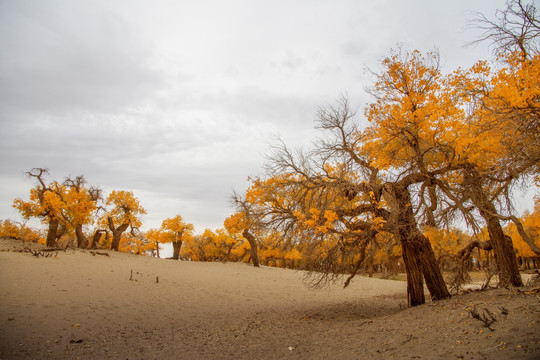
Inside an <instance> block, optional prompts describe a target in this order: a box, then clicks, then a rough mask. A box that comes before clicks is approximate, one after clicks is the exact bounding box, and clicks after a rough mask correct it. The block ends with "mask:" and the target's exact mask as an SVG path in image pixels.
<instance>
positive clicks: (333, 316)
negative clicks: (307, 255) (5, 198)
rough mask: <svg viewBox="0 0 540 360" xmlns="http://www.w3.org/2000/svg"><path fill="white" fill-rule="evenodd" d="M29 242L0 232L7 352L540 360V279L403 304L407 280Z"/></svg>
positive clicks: (14, 355) (1, 346)
mask: <svg viewBox="0 0 540 360" xmlns="http://www.w3.org/2000/svg"><path fill="white" fill-rule="evenodd" d="M25 246H28V244H24V243H21V242H19V241H15V240H9V239H1V240H0V305H1V309H0V324H1V330H0V359H153V358H155V359H344V358H349V359H387V358H402V359H411V358H416V359H459V358H463V359H538V358H540V301H539V299H540V293H538V292H537V291H536V290H535V289H536V288H531V287H529V288H521V289H497V290H490V291H485V292H472V293H469V294H465V295H460V296H455V297H453V298H452V299H449V300H444V301H437V302H432V303H431V302H430V303H428V304H426V305H422V306H418V307H415V308H407V307H406V295H405V294H406V284H405V282H403V281H392V280H381V279H374V278H366V277H360V276H359V277H357V278H355V279H354V280H353V282H352V283H351V286H350V287H348V288H346V289H343V288H342V285H341V284H336V285H335V286H331V287H329V288H326V289H323V290H318V291H315V290H312V289H309V288H308V287H306V285H305V281H304V280H305V274H304V273H303V272H300V271H293V270H286V269H276V268H269V267H262V268H254V267H252V266H250V265H247V264H239V263H227V264H223V263H197V262H188V261H173V260H162V259H155V258H150V257H143V256H135V255H130V254H124V253H117V252H112V251H102V252H104V253H107V254H108V255H109V256H104V255H95V256H93V255H92V254H91V253H90V252H89V251H83V250H67V251H60V252H58V254H56V253H52V256H50V257H43V256H34V255H33V254H31V253H29V252H18V251H20V250H21V249H23V248H24V247H25ZM31 246H32V247H34V248H36V249H38V248H40V246H39V245H37V244H31ZM55 255H56V256H55ZM472 306H476V309H477V310H478V311H479V312H480V313H483V312H484V311H485V310H484V309H485V308H486V309H488V310H489V311H490V312H491V313H492V314H493V315H494V317H495V319H496V321H495V322H494V323H493V324H492V326H491V328H492V329H493V330H490V329H488V328H487V327H484V324H483V322H481V321H479V320H476V319H473V318H472V317H471V316H470V313H469V311H468V310H467V309H468V308H471V307H472Z"/></svg>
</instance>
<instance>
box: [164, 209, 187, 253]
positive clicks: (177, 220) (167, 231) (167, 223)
mask: <svg viewBox="0 0 540 360" xmlns="http://www.w3.org/2000/svg"><path fill="white" fill-rule="evenodd" d="M193 229H194V227H193V224H190V223H187V222H185V221H184V219H183V218H182V216H180V215H176V216H175V217H173V218H169V219H165V220H163V222H162V224H161V229H160V231H161V232H162V233H163V240H162V242H164V243H169V242H170V243H172V245H173V256H172V258H173V259H174V260H178V258H179V257H180V250H181V249H182V243H183V242H184V241H186V240H190V239H191V238H192V237H193Z"/></svg>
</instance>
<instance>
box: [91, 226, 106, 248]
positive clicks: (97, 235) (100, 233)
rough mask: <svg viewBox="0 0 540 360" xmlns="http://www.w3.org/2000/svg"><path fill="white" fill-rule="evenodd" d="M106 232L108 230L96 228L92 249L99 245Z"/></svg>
mask: <svg viewBox="0 0 540 360" xmlns="http://www.w3.org/2000/svg"><path fill="white" fill-rule="evenodd" d="M104 233H107V231H106V230H96V232H95V233H94V236H93V237H92V243H91V244H90V249H95V248H96V247H97V244H99V241H100V240H101V237H102V236H103V234H104Z"/></svg>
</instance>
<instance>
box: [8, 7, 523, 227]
mask: <svg viewBox="0 0 540 360" xmlns="http://www.w3.org/2000/svg"><path fill="white" fill-rule="evenodd" d="M504 8H505V1H504V0H478V1H476V0H466V1H464V0H454V1H451V2H450V1H433V0H408V1H397V0H394V1H390V0H378V1H373V0H370V1H367V0H349V1H346V0H333V1H322V0H274V1H262V0H238V1H232V0H231V1H225V0H197V1H187V0H186V1H182V0H178V1H163V0H154V1H137V0H126V1H118V0H93V1H80V0H70V1H68V0H64V1H55V0H47V1H43V0H34V1H32V0H0V49H2V50H1V51H0V219H12V220H15V221H20V220H21V217H20V216H19V215H18V213H17V212H16V211H15V210H14V209H13V208H12V203H13V199H15V198H17V197H20V198H23V199H28V195H29V190H30V188H31V187H32V186H33V185H34V183H33V182H32V181H31V180H30V179H28V178H27V177H26V176H25V172H26V171H29V170H30V169H32V168H36V167H39V168H48V169H49V170H50V177H49V178H48V179H50V180H58V181H62V180H63V179H64V178H65V177H66V176H77V175H84V176H85V177H86V179H87V180H88V183H89V184H90V185H94V186H98V187H100V188H101V189H103V190H104V192H105V194H108V193H110V191H112V190H129V191H133V193H134V195H135V196H136V197H137V198H138V199H139V200H140V202H141V205H142V206H143V207H144V208H146V210H147V212H148V214H147V215H145V216H143V217H142V221H143V227H142V230H147V229H149V228H157V227H159V226H160V225H161V222H162V221H163V220H164V219H166V218H171V217H174V216H176V215H177V214H179V215H182V217H183V218H184V219H185V220H186V221H187V222H190V223H193V224H194V225H195V230H196V232H197V233H202V232H203V231H204V229H205V228H211V229H216V228H219V227H222V226H223V220H224V219H225V218H226V217H227V216H229V215H230V214H232V213H233V212H234V209H233V208H232V206H231V203H230V198H231V195H232V192H233V190H236V191H238V192H240V193H242V192H243V191H244V190H245V189H246V187H247V185H248V182H247V179H248V177H249V176H252V177H254V176H257V175H260V174H261V171H262V165H263V162H264V157H265V154H267V153H268V150H269V146H270V144H272V143H273V142H275V141H276V140H277V139H282V140H283V141H284V142H285V143H286V144H288V145H290V146H291V147H297V146H308V145H309V144H310V143H311V142H312V140H314V138H315V137H316V136H317V135H318V133H317V131H316V130H314V129H313V127H314V119H315V116H316V113H317V111H318V110H319V109H320V108H321V107H324V106H326V105H329V104H334V103H335V101H336V100H337V99H338V98H340V97H341V96H347V97H348V98H349V99H350V101H351V103H352V104H354V105H355V106H357V107H358V108H359V109H360V110H361V109H362V108H363V107H364V106H365V105H366V104H367V103H369V102H370V101H372V99H370V97H369V95H367V93H366V92H365V88H366V87H368V86H369V85H370V84H371V80H372V79H371V76H370V72H369V71H367V70H366V69H372V70H377V69H378V63H379V61H380V60H381V59H382V58H383V57H384V56H385V55H388V54H389V52H390V49H392V48H396V46H397V45H398V44H402V45H404V46H406V47H408V48H411V49H419V50H420V51H423V52H426V51H432V50H435V49H436V50H438V51H439V52H440V54H441V58H442V69H443V71H444V72H450V71H452V70H454V69H455V68H457V67H458V66H462V67H467V66H470V65H472V64H473V63H474V62H475V61H477V60H480V59H492V55H491V53H490V49H489V48H488V44H480V45H477V46H475V47H465V46H464V45H465V44H466V43H467V42H470V41H472V40H474V39H476V38H477V37H478V33H476V32H475V31H473V30H471V29H467V24H468V22H467V20H468V19H471V18H472V14H471V12H473V11H478V12H481V13H483V14H485V15H486V16H487V17H490V18H492V17H493V16H494V14H495V10H496V9H504ZM361 112H362V111H360V113H361ZM532 196H533V194H532V193H531V192H529V193H526V194H522V193H520V194H518V201H517V208H518V210H523V209H525V208H529V209H532V207H533V201H532Z"/></svg>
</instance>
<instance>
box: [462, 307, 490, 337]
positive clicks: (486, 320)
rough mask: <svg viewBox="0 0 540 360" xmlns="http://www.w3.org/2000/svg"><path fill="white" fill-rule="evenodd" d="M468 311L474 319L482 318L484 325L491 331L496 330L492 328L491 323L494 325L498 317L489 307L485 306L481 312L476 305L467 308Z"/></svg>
mask: <svg viewBox="0 0 540 360" xmlns="http://www.w3.org/2000/svg"><path fill="white" fill-rule="evenodd" d="M467 312H468V313H469V314H470V315H471V316H472V318H473V319H476V320H480V321H481V322H483V323H484V326H485V327H487V328H488V329H489V330H491V331H493V330H494V329H492V328H491V325H493V323H494V322H495V321H497V319H496V318H495V316H494V315H493V313H492V312H491V311H489V310H488V309H487V308H484V313H483V314H481V313H480V312H478V310H476V306H473V307H472V308H467Z"/></svg>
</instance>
